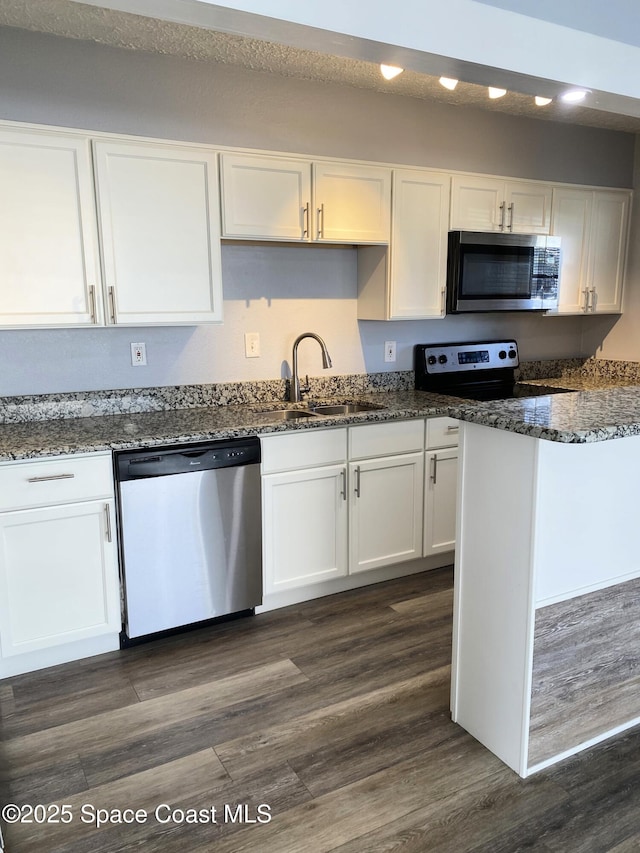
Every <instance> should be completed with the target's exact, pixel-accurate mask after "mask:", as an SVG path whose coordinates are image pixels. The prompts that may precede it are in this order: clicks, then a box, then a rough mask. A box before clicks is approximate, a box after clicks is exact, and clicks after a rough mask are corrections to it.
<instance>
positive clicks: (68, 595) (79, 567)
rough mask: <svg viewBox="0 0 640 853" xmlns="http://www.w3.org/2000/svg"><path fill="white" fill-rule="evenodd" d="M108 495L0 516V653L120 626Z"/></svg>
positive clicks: (13, 652)
mask: <svg viewBox="0 0 640 853" xmlns="http://www.w3.org/2000/svg"><path fill="white" fill-rule="evenodd" d="M114 523H115V522H114V515H113V501H104V502H103V501H92V502H87V503H79V504H69V505H66V506H60V507H47V508H45V509H32V510H22V511H19V512H7V513H3V514H2V515H0V593H1V594H0V646H1V654H2V657H9V656H11V655H18V654H21V653H25V652H32V651H37V650H40V649H46V648H51V647H52V646H57V645H60V644H63V643H70V642H74V641H77V640H84V639H87V638H89V637H97V636H99V635H101V634H108V633H113V632H118V631H119V630H120V627H121V626H120V595H119V584H118V568H117V556H116V548H115V542H113V541H111V540H112V539H113V537H112V535H111V531H112V530H113V525H114Z"/></svg>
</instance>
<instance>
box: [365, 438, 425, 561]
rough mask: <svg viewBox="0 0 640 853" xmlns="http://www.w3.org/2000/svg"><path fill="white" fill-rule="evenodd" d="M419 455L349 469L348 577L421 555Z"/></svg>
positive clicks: (390, 458) (420, 459) (421, 474)
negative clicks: (350, 574) (350, 573)
mask: <svg viewBox="0 0 640 853" xmlns="http://www.w3.org/2000/svg"><path fill="white" fill-rule="evenodd" d="M423 458H424V457H423V454H422V453H406V454H402V455H400V456H389V457H382V458H380V459H368V460H364V461H362V462H352V463H350V465H349V490H350V510H351V518H350V522H349V535H350V549H349V550H350V559H349V571H350V572H364V571H367V570H368V569H375V568H377V567H378V566H387V565H390V564H392V563H401V562H404V561H405V560H413V559H415V558H416V557H420V556H421V555H422V487H423V466H424V462H423Z"/></svg>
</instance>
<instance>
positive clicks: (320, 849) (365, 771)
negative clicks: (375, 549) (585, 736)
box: [0, 569, 640, 853]
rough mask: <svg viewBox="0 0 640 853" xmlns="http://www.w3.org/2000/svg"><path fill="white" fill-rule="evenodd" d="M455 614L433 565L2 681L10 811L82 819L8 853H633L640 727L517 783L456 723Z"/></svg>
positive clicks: (23, 833) (637, 842)
mask: <svg viewBox="0 0 640 853" xmlns="http://www.w3.org/2000/svg"><path fill="white" fill-rule="evenodd" d="M451 612H452V572H451V570H450V569H440V570H438V571H435V572H428V573H425V574H422V575H413V576H411V577H408V578H403V579H401V580H397V581H390V582H388V583H384V584H379V585H376V586H372V587H367V588H365V589H360V590H355V591H352V592H347V593H343V594H341V595H337V596H330V597H327V598H323V599H319V600H316V601H313V602H306V603H304V604H300V605H295V606H293V607H289V608H286V609H283V610H279V611H275V612H272V613H266V614H261V615H258V616H256V617H253V618H249V619H243V620H238V621H235V622H228V623H224V624H220V625H217V626H213V627H210V628H206V629H202V630H198V631H196V632H192V633H188V634H183V635H180V636H176V637H172V638H167V639H165V640H162V641H159V642H155V643H152V644H147V645H144V646H139V647H137V648H134V649H129V650H126V651H123V652H116V653H112V654H108V655H102V656H100V657H96V658H93V659H91V660H88V661H82V662H78V663H73V664H67V665H64V666H61V667H55V668H52V669H50V670H44V671H42V672H38V673H32V674H29V675H25V676H19V677H16V678H12V679H5V680H4V681H2V682H0V771H1V772H0V796H1V799H2V802H3V803H7V802H9V803H16V804H18V805H21V806H22V805H24V804H31V805H35V804H36V803H42V804H66V805H67V806H68V807H69V808H68V810H67V811H68V812H69V813H70V814H71V815H72V816H73V819H72V820H71V821H70V822H69V823H66V824H65V823H58V824H48V825H47V824H40V823H37V822H33V823H21V824H13V825H10V826H6V824H3V831H4V833H5V843H6V851H7V853H45V851H46V853H88V851H92V852H93V851H99V853H131V852H132V851H140V850H144V851H145V853H156V851H162V853H209V851H215V853H243V852H244V851H247V853H249V851H250V853H303V851H304V853H329V851H338V853H392V851H395V853H424V852H425V851H427V852H428V851H436V853H516V851H525V850H534V851H540V853H573V851H585V853H598V852H599V851H602V853H631V851H636V850H640V732H637V731H632V732H629V733H627V734H626V735H625V736H621V737H620V738H617V739H615V740H612V741H610V742H608V743H607V744H604V745H601V746H599V747H597V748H595V749H593V750H591V751H589V752H588V753H584V754H582V755H580V756H576V757H574V758H572V759H570V760H568V761H567V762H565V763H564V764H562V765H561V766H558V767H555V768H552V769H550V770H548V771H544V772H542V773H539V774H537V775H536V776H534V777H532V778H531V779H528V780H522V779H519V778H518V777H517V776H516V775H515V774H514V773H513V772H512V771H510V770H509V769H507V768H506V767H505V766H504V765H503V764H502V763H501V762H500V761H499V760H498V759H497V758H495V757H494V756H493V755H491V754H490V753H489V752H488V751H487V750H485V749H484V748H483V747H482V746H481V745H480V744H478V743H477V742H476V741H474V740H473V739H472V738H471V737H470V736H469V735H467V734H466V733H465V732H464V731H463V730H462V729H460V728H459V727H458V726H456V725H454V724H453V723H452V722H451V720H450V716H449V710H448V709H449V681H450V656H451ZM161 804H166V808H163V809H161V810H160V812H159V815H158V819H157V818H156V816H155V809H156V807H158V806H159V805H161ZM261 805H262V806H264V807H268V809H267V808H263V809H262V810H261V809H260V806H261ZM225 806H226V807H227V809H226V811H225ZM238 806H241V807H242V808H241V809H240V810H238ZM97 808H101V809H105V810H111V820H110V821H108V822H107V823H106V824H105V825H104V826H102V827H101V828H96V826H95V821H94V820H93V816H94V814H95V809H97ZM127 808H130V809H138V810H140V815H143V816H144V815H146V819H145V820H144V822H143V821H142V817H140V819H139V820H138V821H137V822H133V823H128V824H119V823H116V822H115V819H116V818H117V817H118V815H119V814H120V813H121V812H122V810H124V809H127ZM212 808H215V810H216V813H215V816H216V822H215V823H213V822H212V821H211V815H212ZM176 810H178V811H176ZM52 813H53V812H52V810H50V811H49V814H52ZM170 814H173V815H174V817H173V818H172V819H169V820H167V818H168V817H169V815H170ZM182 815H184V816H185V820H181V817H182ZM259 815H260V816H261V817H262V819H263V820H265V819H266V817H269V816H270V818H271V820H270V821H269V822H264V823H261V822H256V821H258V816H259ZM187 816H189V818H190V819H191V818H192V819H193V821H194V822H187V820H186V818H187ZM205 818H206V821H205Z"/></svg>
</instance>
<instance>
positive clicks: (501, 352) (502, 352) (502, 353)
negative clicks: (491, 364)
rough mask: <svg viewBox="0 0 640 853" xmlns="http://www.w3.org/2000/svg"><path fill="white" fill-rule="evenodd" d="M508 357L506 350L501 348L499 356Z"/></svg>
mask: <svg viewBox="0 0 640 853" xmlns="http://www.w3.org/2000/svg"><path fill="white" fill-rule="evenodd" d="M506 357H507V353H506V350H503V349H501V350H500V352H499V353H498V358H506Z"/></svg>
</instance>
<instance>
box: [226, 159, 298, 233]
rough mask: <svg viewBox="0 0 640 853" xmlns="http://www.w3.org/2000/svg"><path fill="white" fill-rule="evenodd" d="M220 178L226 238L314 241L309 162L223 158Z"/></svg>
mask: <svg viewBox="0 0 640 853" xmlns="http://www.w3.org/2000/svg"><path fill="white" fill-rule="evenodd" d="M220 176H221V184H222V187H221V190H222V236H223V237H246V238H248V239H251V238H253V239H256V238H259V239H261V240H308V239H309V228H310V220H309V216H310V215H311V168H310V165H309V163H308V162H306V161H304V160H285V159H284V158H282V159H280V158H278V157H250V156H248V155H246V154H222V155H221V156H220Z"/></svg>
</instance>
